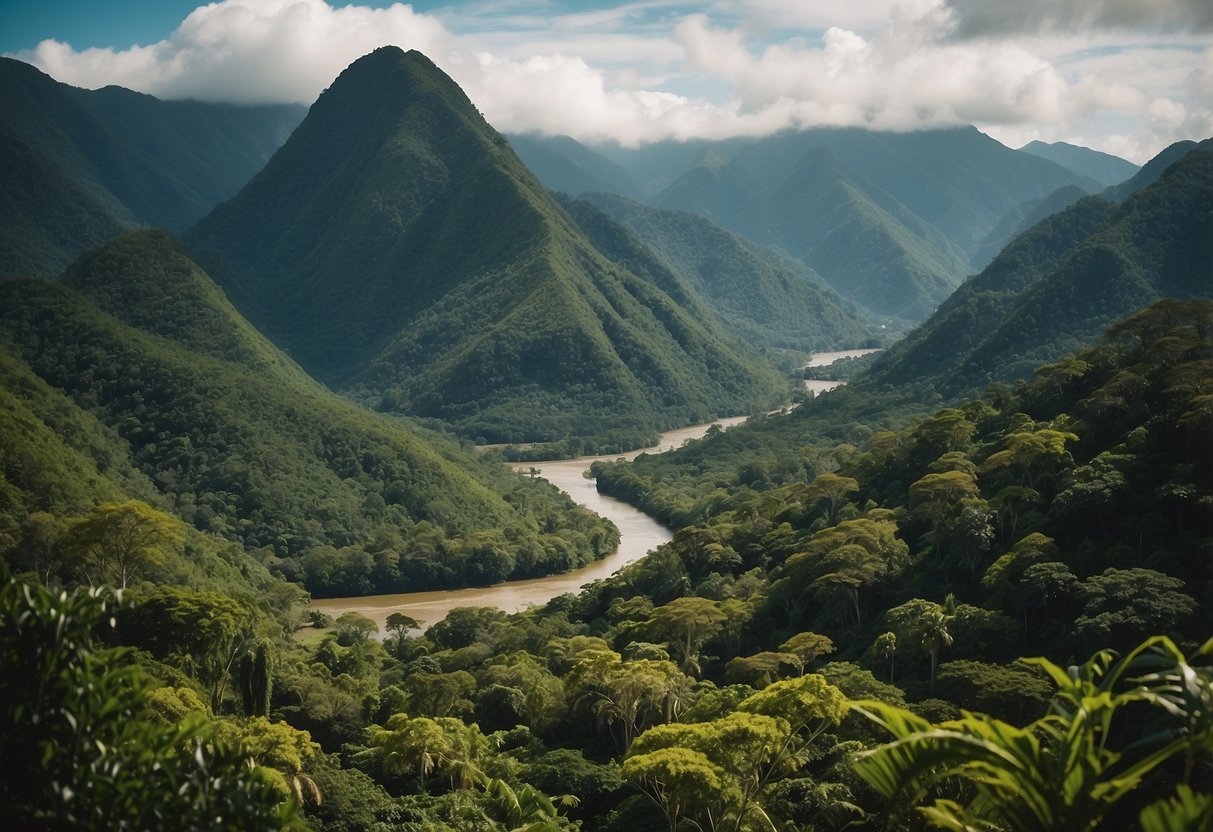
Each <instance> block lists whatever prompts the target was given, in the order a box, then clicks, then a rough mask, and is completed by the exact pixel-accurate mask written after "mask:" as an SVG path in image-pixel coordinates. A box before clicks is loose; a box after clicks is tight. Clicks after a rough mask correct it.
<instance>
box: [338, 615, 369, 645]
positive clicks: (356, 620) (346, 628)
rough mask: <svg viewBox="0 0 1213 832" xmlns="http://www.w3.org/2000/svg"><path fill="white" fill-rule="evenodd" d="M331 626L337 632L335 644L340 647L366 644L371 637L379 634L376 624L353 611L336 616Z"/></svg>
mask: <svg viewBox="0 0 1213 832" xmlns="http://www.w3.org/2000/svg"><path fill="white" fill-rule="evenodd" d="M333 626H334V627H335V628H336V630H337V643H338V644H340V645H341V646H342V647H353V646H355V645H359V644H366V642H367V641H368V640H369V639H370V637H371V636H372V635H374V634H375V633H377V632H379V625H378V624H376V623H375V622H374V621H372V620H371V619H369V618H367V617H366V616H365V615H361V614H359V613H356V612H354V611H353V610H350V611H349V612H343V613H341V615H339V616H337V620H336V621H335V622H334V624H333Z"/></svg>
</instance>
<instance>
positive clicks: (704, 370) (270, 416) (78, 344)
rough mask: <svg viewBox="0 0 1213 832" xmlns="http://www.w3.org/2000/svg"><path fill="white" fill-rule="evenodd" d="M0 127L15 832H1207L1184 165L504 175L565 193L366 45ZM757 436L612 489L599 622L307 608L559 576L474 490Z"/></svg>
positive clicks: (1191, 253)
mask: <svg viewBox="0 0 1213 832" xmlns="http://www.w3.org/2000/svg"><path fill="white" fill-rule="evenodd" d="M0 104H3V105H4V106H2V107H0V220H2V222H0V226H2V227H3V230H0V800H2V801H3V805H4V807H5V811H6V813H7V815H8V816H9V818H10V820H9V823H10V825H11V826H12V828H13V829H15V830H20V831H21V832H24V830H82V829H87V830H115V829H129V830H199V832H201V830H233V832H235V831H236V830H259V829H265V830H306V829H311V830H315V831H316V832H574V830H581V832H663V831H666V832H829V831H830V830H844V829H850V830H871V832H876V831H877V830H896V832H916V831H917V830H922V829H941V830H960V831H961V832H1046V831H1047V832H1077V831H1078V830H1082V831H1083V832H1120V831H1121V830H1125V832H1139V831H1140V832H1192V830H1213V638H1211V636H1213V628H1211V627H1210V622H1211V621H1213V442H1211V441H1210V440H1211V439H1213V299H1211V289H1213V198H1211V197H1210V194H1211V193H1213V150H1210V147H1209V144H1208V142H1202V143H1199V144H1197V143H1194V142H1184V143H1180V144H1177V145H1174V146H1172V147H1171V148H1168V149H1167V150H1166V151H1164V152H1163V153H1162V154H1160V155H1159V157H1157V158H1156V159H1155V160H1153V161H1152V162H1150V163H1149V164H1147V165H1146V166H1144V167H1143V168H1141V169H1140V170H1138V171H1137V172H1136V173H1134V174H1132V176H1131V177H1130V178H1129V179H1127V180H1126V181H1124V182H1119V183H1116V181H1115V180H1116V179H1117V178H1119V177H1121V176H1122V175H1123V176H1128V175H1129V173H1130V172H1131V171H1130V170H1129V168H1131V167H1132V166H1128V167H1125V166H1124V165H1118V164H1117V160H1115V159H1114V158H1111V157H1107V158H1104V157H1101V156H1099V155H1096V154H1093V152H1091V151H1085V152H1084V149H1082V148H1071V147H1068V146H1065V147H1058V146H1042V147H1037V148H1036V149H1035V150H1036V152H1037V153H1038V154H1043V155H1044V156H1047V157H1049V158H1051V159H1055V160H1057V161H1050V160H1049V158H1040V157H1039V156H1036V155H1032V154H1031V153H1027V152H1019V151H1012V150H1010V149H1009V148H1006V147H1004V146H1003V145H1001V144H1000V143H998V142H996V141H994V140H993V139H991V138H989V137H987V136H984V135H983V134H981V133H980V132H978V131H977V130H976V129H975V128H960V129H948V130H938V131H919V132H911V133H902V134H893V133H876V132H872V131H866V130H859V129H849V128H848V129H819V130H805V131H799V132H791V131H787V132H781V133H778V134H775V135H773V136H768V137H765V138H761V139H748V138H739V139H728V140H723V141H719V142H710V141H706V140H695V141H688V142H686V143H683V144H677V143H671V142H657V143H654V144H651V145H646V146H643V147H639V148H622V147H617V148H614V149H613V150H611V151H608V150H606V149H603V153H602V154H601V155H600V154H598V153H597V152H595V151H592V150H590V149H589V148H587V147H584V146H581V145H579V144H577V143H576V142H574V141H573V140H571V139H567V138H555V139H545V138H539V137H527V138H518V139H517V140H516V142H515V145H516V147H517V148H518V149H519V150H521V151H523V153H524V155H525V156H526V158H528V159H530V160H534V161H535V164H536V166H537V167H539V168H540V171H539V173H540V175H541V176H543V177H545V178H544V180H543V182H544V183H547V184H549V185H550V184H552V182H553V181H560V182H563V183H566V184H567V188H565V189H566V190H568V191H570V192H573V193H574V194H575V195H576V196H578V197H580V198H576V199H574V198H571V197H566V196H564V195H562V194H555V193H552V192H551V191H549V190H548V189H547V188H545V187H544V184H542V183H541V180H540V178H539V177H538V176H537V175H536V173H533V172H532V171H531V170H528V169H527V167H526V166H525V165H524V164H523V161H522V159H520V158H519V156H518V155H515V151H514V150H513V149H511V147H510V143H509V142H507V141H506V139H505V138H504V137H503V136H502V135H501V134H499V133H497V132H496V131H495V130H494V129H493V128H492V127H491V126H490V125H488V123H487V122H486V121H485V120H484V118H483V117H482V116H481V114H480V113H479V111H477V109H476V108H475V106H474V105H473V104H472V102H471V101H469V100H468V98H467V96H466V95H465V94H464V93H463V91H462V90H461V89H459V87H458V86H457V85H456V84H455V83H454V82H453V81H452V80H451V79H450V78H449V77H447V76H446V75H445V74H444V73H443V72H442V71H441V70H439V69H438V68H437V67H436V66H435V65H434V64H433V63H431V62H430V61H429V59H427V58H425V57H424V56H422V55H420V54H419V53H417V52H409V53H405V52H403V51H401V50H399V49H396V48H394V47H387V48H383V49H380V50H377V51H376V52H374V53H372V54H371V55H368V56H366V57H364V58H362V59H359V60H358V61H356V62H355V63H354V64H352V65H351V66H350V67H349V68H348V69H347V70H346V72H344V73H342V75H341V76H340V77H338V78H337V79H336V80H335V81H334V82H333V83H332V85H331V86H330V87H329V88H328V89H327V90H326V91H325V92H324V93H323V94H322V95H321V96H320V98H319V100H318V101H317V102H316V103H315V105H314V106H313V107H312V108H311V110H310V111H309V112H308V114H307V116H306V118H303V113H302V111H301V110H299V109H298V108H295V107H249V108H238V107H228V106H225V105H212V104H203V103H198V102H190V101H187V102H175V103H174V102H161V101H158V100H157V99H155V98H152V97H151V96H144V95H140V94H137V93H133V92H130V91H128V90H122V89H120V88H114V87H110V88H106V89H103V90H98V91H88V90H78V89H74V88H71V87H67V86H65V85H62V84H59V83H58V82H55V81H53V80H52V79H50V78H48V77H47V76H44V75H42V74H41V73H39V72H37V71H36V70H34V69H33V68H32V67H29V66H28V65H26V64H22V63H20V62H18V61H12V60H8V59H0ZM301 118H303V121H302V122H301V123H300V122H299V119H301ZM296 124H298V128H297V129H294V128H295V127H296ZM292 129H294V132H293V133H292V132H291V131H292ZM288 133H289V134H290V136H289V138H288V135H287V134H288ZM608 156H609V158H608ZM267 160H268V161H267ZM1063 163H1064V164H1063ZM1126 164H1127V163H1126ZM1080 169H1081V170H1086V171H1088V172H1089V173H1090V174H1091V176H1088V175H1086V174H1084V173H1082V172H1079V170H1080ZM1092 177H1094V178H1092ZM1104 185H1111V187H1107V188H1106V189H1103V190H1101V188H1102V187H1103V186H1104ZM597 188H606V189H608V190H610V189H615V190H617V191H619V192H620V193H619V194H616V195H612V194H603V193H598V194H589V195H585V194H584V193H583V191H584V190H593V189H597ZM1084 194H1091V195H1089V196H1088V195H1084ZM632 199H636V200H644V201H645V203H647V204H644V203H642V202H640V201H636V202H633V201H631V200H632ZM151 226H154V228H153V227H151ZM160 228H164V229H167V230H159V229H160ZM726 228H728V229H730V230H725V229H726ZM173 234H181V235H182V236H181V238H180V239H177V238H175V237H174V236H172V235H173ZM1007 237H1011V238H1012V239H1010V241H1009V243H1008V244H1007V245H1006V246H1005V247H1003V246H1002V241H1003V240H1004V239H1006V238H1007ZM995 249H999V250H998V251H997V253H996V252H995ZM991 257H992V259H991ZM987 260H988V264H987V263H986V261H987ZM979 261H980V262H979ZM978 267H980V269H981V271H980V273H978V274H975V275H972V276H970V277H969V278H968V279H967V280H964V279H963V278H964V277H965V275H966V274H967V273H968V272H970V271H977V270H978ZM815 270H816V271H815ZM962 281H963V282H962ZM958 285H959V288H956V287H957V286H958ZM953 289H955V291H953ZM949 295H950V296H949ZM945 298H946V299H945ZM937 305H938V308H937V309H936V306H937ZM919 321H922V323H921V326H918V328H917V329H915V330H913V331H912V332H910V333H909V334H908V335H907V336H906V337H905V338H904V339H902V340H900V341H897V340H896V339H897V337H898V336H899V335H900V334H901V333H902V332H904V331H905V328H907V327H909V326H912V325H914V324H915V323H917V322H919ZM871 345H879V346H887V347H888V348H887V349H886V350H884V351H883V352H882V353H881V354H879V355H869V356H867V357H864V358H862V359H857V360H850V361H847V362H843V363H840V364H835V365H830V366H827V367H813V368H802V369H800V370H796V369H795V368H797V367H802V365H803V364H804V362H805V359H806V357H807V355H806V353H807V351H808V350H812V349H822V348H835V349H839V348H845V347H859V346H871ZM798 376H803V377H804V378H811V377H816V378H830V379H835V380H840V381H845V382H846V385H845V386H843V387H840V388H838V389H835V390H833V391H830V392H828V393H825V394H821V395H817V396H814V395H813V394H811V393H809V392H807V391H806V390H804V389H803V388H801V386H800V378H799V377H798ZM744 413H755V414H756V415H753V416H751V417H750V418H749V419H748V420H747V421H746V422H744V423H743V424H740V425H737V426H735V427H732V428H729V429H727V430H726V429H722V428H720V427H714V428H712V429H710V430H709V431H708V432H707V434H706V436H704V437H703V438H702V439H699V440H695V441H691V442H688V443H686V444H684V445H683V446H682V447H680V448H679V449H677V450H674V451H670V452H666V453H662V454H651V455H650V454H641V455H639V456H638V457H637V458H635V459H634V460H633V461H630V462H625V461H623V460H622V459H620V460H616V461H606V462H596V463H595V464H594V465H593V466H592V468H591V469H590V475H591V476H593V477H594V478H596V481H597V487H598V489H599V490H600V491H601V492H604V493H606V494H608V495H613V496H615V497H618V498H620V499H622V500H624V501H626V502H628V503H630V504H632V505H633V506H636V507H638V508H639V509H641V510H643V511H644V512H646V513H648V514H649V515H651V516H652V517H654V518H656V519H657V520H658V521H660V522H661V523H663V524H664V525H666V526H667V527H668V528H669V529H670V530H671V533H672V539H670V541H669V542H668V543H665V544H663V545H661V546H659V547H657V548H656V549H654V550H653V551H651V552H649V553H648V554H647V555H646V556H645V557H644V558H642V559H640V560H638V561H635V562H633V563H630V564H629V565H628V566H626V567H625V568H623V569H621V570H619V571H618V572H616V573H615V574H614V575H612V576H611V577H609V578H607V579H603V580H599V581H596V582H594V583H591V584H589V585H587V586H585V587H583V588H582V589H581V590H579V591H578V592H577V593H570V594H565V595H560V596H557V597H554V598H551V599H550V600H549V601H547V602H546V603H545V604H544V605H542V606H539V607H532V608H530V609H527V610H525V611H523V612H520V613H516V614H506V613H504V612H502V611H500V610H498V609H494V608H485V607H462V608H458V609H455V610H454V611H452V612H451V613H450V614H449V615H447V616H446V617H445V618H444V619H442V620H439V621H436V622H431V623H430V625H429V626H428V627H423V626H422V624H421V623H420V622H418V621H416V620H414V619H412V618H410V617H409V616H407V615H405V614H403V613H402V612H393V613H391V614H390V615H388V616H387V618H386V621H385V624H384V627H383V629H380V625H379V624H377V623H376V622H375V621H372V620H371V619H369V618H365V617H363V616H361V615H359V614H357V613H354V612H345V613H342V614H340V615H337V616H336V617H330V616H328V615H325V614H324V613H322V612H321V611H320V610H319V609H318V608H317V607H316V606H314V605H312V603H311V601H312V600H313V599H319V598H325V597H333V596H337V597H340V596H347V595H354V596H361V595H369V594H372V593H397V592H413V591H418V590H430V589H437V590H446V589H452V588H457V587H469V586H482V585H490V584H494V583H497V582H500V581H504V580H510V579H520V578H528V577H537V576H543V575H549V574H553V573H559V572H565V571H569V570H572V569H575V568H577V567H580V566H584V565H586V564H589V563H590V562H592V561H594V560H596V559H599V558H602V557H604V556H605V555H607V554H609V553H611V552H612V551H614V550H615V549H616V548H617V547H618V545H619V541H620V532H619V530H618V529H617V528H616V527H615V526H614V525H613V524H611V523H610V522H608V521H606V520H604V519H603V518H601V517H598V516H596V515H594V514H593V513H591V512H590V511H588V510H587V509H585V508H583V507H581V506H579V505H577V504H575V503H574V502H573V500H572V498H570V497H569V496H568V495H566V494H564V493H562V492H560V491H559V490H558V489H556V488H555V487H554V486H552V485H551V484H549V483H548V482H546V481H545V480H543V479H542V478H541V477H539V476H537V474H538V471H537V470H535V469H533V470H532V471H531V472H530V473H531V475H530V476H528V475H526V474H523V473H518V472H515V471H513V470H511V469H510V467H509V466H508V465H506V464H504V462H505V460H507V459H509V460H512V461H519V460H537V459H543V458H551V457H554V456H576V455H584V454H589V453H595V452H597V453H615V452H623V451H625V450H628V449H631V448H636V447H641V446H645V445H647V444H649V443H654V444H655V440H656V439H657V433H658V431H660V430H664V429H667V428H673V427H682V426H686V425H688V424H691V423H695V422H704V421H708V420H710V419H712V418H715V417H718V416H723V415H737V414H744ZM489 443H501V444H502V445H503V446H504V447H503V449H485V448H483V447H482V448H479V449H478V448H477V447H476V445H481V446H483V445H485V444H489ZM507 443H512V444H508V445H507Z"/></svg>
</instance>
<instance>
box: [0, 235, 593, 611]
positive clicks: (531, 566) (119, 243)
mask: <svg viewBox="0 0 1213 832" xmlns="http://www.w3.org/2000/svg"><path fill="white" fill-rule="evenodd" d="M176 296H181V297H183V298H184V300H182V301H180V302H172V301H171V299H172V298H173V297H176ZM166 301H168V302H166ZM0 352H2V353H6V354H7V357H6V359H5V360H6V362H7V363H6V364H4V367H5V368H6V372H7V373H8V375H7V376H6V377H5V378H6V379H9V380H8V381H6V383H7V384H12V385H13V386H14V387H17V386H22V387H25V388H29V387H30V386H31V385H30V383H29V382H28V378H29V377H30V376H35V377H36V378H37V379H38V386H39V388H40V386H41V385H47V386H48V387H49V388H52V389H53V390H55V391H57V393H56V394H55V398H54V400H50V401H48V402H47V404H46V406H43V407H41V408H39V412H40V413H41V414H42V415H40V416H38V419H39V420H40V421H42V422H44V423H48V424H53V425H54V427H53V428H52V429H51V430H50V431H49V432H48V431H42V432H41V433H30V434H29V438H28V439H26V440H25V441H26V442H27V443H31V444H42V445H45V444H47V443H53V442H55V441H58V442H60V443H61V444H64V445H67V446H69V447H68V449H66V450H63V451H56V452H55V453H52V454H50V455H49V456H50V457H52V458H55V457H66V456H70V455H71V454H70V453H69V451H70V452H71V453H74V454H76V455H79V454H80V453H84V454H85V455H86V456H91V457H92V458H93V459H94V460H95V462H93V463H91V466H92V467H95V468H98V469H102V468H105V469H113V470H117V471H119V472H126V473H125V474H124V476H125V477H126V478H127V479H128V480H131V481H133V482H135V484H136V485H140V484H142V485H140V487H141V488H142V489H143V493H144V494H145V495H146V492H147V490H148V488H147V485H148V484H149V483H150V484H153V485H154V489H155V493H154V496H155V497H157V498H159V499H160V500H162V501H164V502H165V503H166V504H167V505H169V506H171V508H172V509H173V510H174V511H175V512H176V513H177V514H178V515H179V516H181V517H182V518H183V519H185V520H186V521H187V522H190V523H192V524H193V525H195V526H196V527H197V528H198V529H200V530H202V531H206V532H210V533H214V534H219V535H221V536H223V537H226V538H228V539H230V540H233V541H237V542H239V543H241V544H242V545H243V546H244V547H245V548H246V549H249V550H253V549H259V550H261V556H262V558H263V559H265V560H266V562H267V563H269V564H271V565H272V566H273V567H274V568H276V569H277V570H278V571H280V572H281V573H282V574H284V575H286V576H288V577H291V578H293V579H300V580H303V581H304V582H305V583H306V585H307V586H308V588H309V589H311V590H312V591H313V592H315V593H343V594H344V593H362V592H369V591H372V590H380V591H400V590H402V589H406V588H412V589H420V588H438V587H444V586H456V585H462V584H468V583H485V582H492V581H495V580H500V579H502V578H505V577H524V576H534V575H538V574H543V573H546V572H550V571H558V570H562V569H567V568H569V567H570V566H575V565H579V564H584V563H588V562H589V561H590V560H592V559H593V558H595V557H598V556H601V555H602V554H605V553H606V552H608V551H610V550H611V549H612V548H613V546H614V542H615V540H616V538H615V536H614V532H613V530H612V529H611V528H610V527H609V525H608V524H606V522H605V521H602V520H601V519H600V518H597V517H594V516H593V515H591V514H589V512H586V511H583V510H581V509H577V508H574V507H573V505H572V503H571V501H570V500H568V499H567V498H566V497H565V496H564V495H562V494H560V493H559V492H557V491H556V490H555V489H553V488H551V487H550V486H547V485H546V484H545V483H541V482H539V481H532V480H527V479H524V478H522V477H520V476H517V475H514V474H512V473H511V472H509V471H508V470H507V469H506V468H505V467H504V466H502V465H501V464H500V463H494V462H492V461H489V460H486V459H483V458H481V457H479V456H477V455H475V454H472V453H470V452H467V451H464V450H462V449H460V448H458V447H457V446H455V445H454V444H453V443H452V442H451V441H450V440H449V439H446V438H443V437H441V436H439V435H437V434H431V433H429V432H425V431H421V430H419V429H417V428H415V427H413V426H411V425H409V424H407V423H406V422H404V421H402V420H399V419H397V418H392V417H389V416H384V415H380V414H375V413H371V412H368V411H366V410H364V409H361V408H359V407H357V406H356V405H354V404H352V403H350V402H347V401H346V400H344V399H342V398H340V397H338V396H337V395H335V394H333V393H331V392H329V391H328V390H326V389H325V388H323V387H322V386H320V385H319V384H316V383H315V382H313V381H311V380H310V379H309V378H308V377H307V376H305V375H304V374H303V373H302V372H301V371H300V370H299V369H298V368H297V367H296V366H295V365H294V364H293V363H292V362H291V361H290V360H289V359H287V358H286V357H285V356H284V355H282V354H281V353H280V352H279V351H278V350H276V349H275V348H274V347H273V346H272V345H271V344H269V342H268V341H266V340H265V339H264V338H263V337H262V336H260V335H259V334H258V333H257V332H256V331H255V330H253V329H252V327H251V326H249V324H248V323H247V322H246V321H244V320H243V319H242V318H241V317H240V315H239V314H238V313H237V312H236V310H235V309H234V308H233V307H232V306H231V305H230V303H228V302H227V300H226V299H225V298H224V296H223V294H222V292H220V291H219V289H218V287H216V286H215V285H214V284H213V283H212V282H211V281H210V279H209V278H208V277H207V276H206V274H205V273H204V272H202V271H201V270H200V269H199V268H198V267H197V265H196V264H194V263H192V262H191V261H190V260H188V259H187V258H186V256H185V255H184V253H183V252H182V251H181V249H180V248H179V247H177V246H176V245H175V243H174V242H173V241H172V240H171V238H169V237H168V236H167V235H166V234H164V233H163V232H158V231H148V232H137V233H135V234H132V235H128V236H126V237H122V238H120V239H118V240H116V241H115V242H113V243H111V244H110V245H108V246H106V247H105V248H104V249H102V250H101V251H99V252H96V253H94V254H91V255H89V256H88V257H86V258H84V259H82V260H81V261H79V262H78V263H76V264H74V265H73V267H72V268H71V269H70V270H69V271H68V272H67V274H66V275H65V277H64V279H63V280H62V281H34V280H5V281H0ZM14 394H15V395H16V396H17V397H18V398H19V399H21V400H22V401H25V402H27V404H26V405H23V406H24V407H26V408H27V409H28V408H29V407H32V405H30V404H28V403H29V402H36V401H37V398H36V397H32V396H30V395H28V394H27V393H24V392H22V391H21V390H20V389H17V390H13V389H9V390H8V391H7V392H6V394H5V395H6V396H13V395H14ZM47 395H49V394H47ZM47 395H44V398H46V397H47ZM77 423H78V424H82V425H85V426H86V427H87V428H88V431H89V432H88V433H84V434H83V436H79V435H76V434H77V430H75V429H70V426H72V425H73V424H77ZM89 426H91V427H89ZM52 434H53V436H62V437H63V438H61V439H58V440H55V439H54V438H53V436H52ZM98 436H99V437H101V438H100V439H96V438H89V437H98ZM14 458H16V459H20V458H21V457H20V455H17V456H16V457H14ZM80 470H81V472H82V475H83V474H87V473H88V472H89V470H90V468H89V467H88V466H86V467H83V468H81V469H80ZM94 479H96V478H95V477H94ZM6 480H8V482H9V483H10V485H11V484H13V483H16V484H17V486H19V487H20V486H21V485H22V483H27V482H29V481H30V478H29V477H28V476H25V475H22V476H16V477H12V478H10V477H9V475H7V474H6ZM112 490H113V489H112V488H109V489H106V488H99V489H98V490H97V495H98V496H104V495H105V494H106V493H107V491H112ZM77 502H78V501H77Z"/></svg>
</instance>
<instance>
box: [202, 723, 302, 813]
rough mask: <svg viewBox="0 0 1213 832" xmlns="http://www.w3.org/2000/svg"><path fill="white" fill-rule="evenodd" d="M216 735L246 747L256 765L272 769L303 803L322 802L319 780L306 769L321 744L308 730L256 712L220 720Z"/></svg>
mask: <svg viewBox="0 0 1213 832" xmlns="http://www.w3.org/2000/svg"><path fill="white" fill-rule="evenodd" d="M215 739H216V740H217V741H219V742H222V743H226V744H227V745H229V746H230V747H232V748H240V749H243V751H244V753H245V754H246V755H247V757H248V759H249V761H250V762H251V763H252V764H253V765H255V766H262V767H264V768H266V769H269V770H271V771H272V772H273V774H274V776H275V779H276V780H277V781H278V787H279V788H280V789H281V790H282V791H283V793H284V794H287V795H290V796H291V797H293V798H294V799H295V801H296V802H297V803H299V804H300V805H303V804H304V803H311V804H313V805H317V806H318V805H320V803H321V802H322V800H323V796H322V795H321V793H320V788H319V787H318V786H317V785H316V781H314V780H313V779H312V778H311V777H310V776H309V775H308V774H306V773H305V771H304V769H306V768H308V767H309V766H310V764H311V763H312V762H314V761H315V759H316V756H317V754H319V752H320V746H319V745H317V744H316V743H314V742H312V737H311V735H310V734H309V733H308V732H307V731H300V730H299V729H297V728H292V727H291V726H290V725H287V724H286V723H285V722H271V721H270V720H269V719H267V718H266V717H264V716H255V717H251V718H247V719H224V720H222V721H220V722H219V723H218V725H217V726H216V731H215Z"/></svg>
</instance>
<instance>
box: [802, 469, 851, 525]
mask: <svg viewBox="0 0 1213 832" xmlns="http://www.w3.org/2000/svg"><path fill="white" fill-rule="evenodd" d="M858 490H859V481H858V480H855V479H852V478H851V477H843V476H840V475H838V474H834V473H825V474H821V475H819V476H818V477H817V478H816V479H814V480H813V481H812V482H811V483H809V485H808V487H807V488H806V489H805V500H806V501H807V502H811V503H813V504H818V503H825V504H826V519H827V521H828V522H829V524H830V525H831V526H833V525H834V524H836V523H837V522H838V511H839V509H841V508H842V506H843V504H844V503H845V502H846V500H847V497H849V496H850V495H851V494H854V493H855V492H856V491H858Z"/></svg>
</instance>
